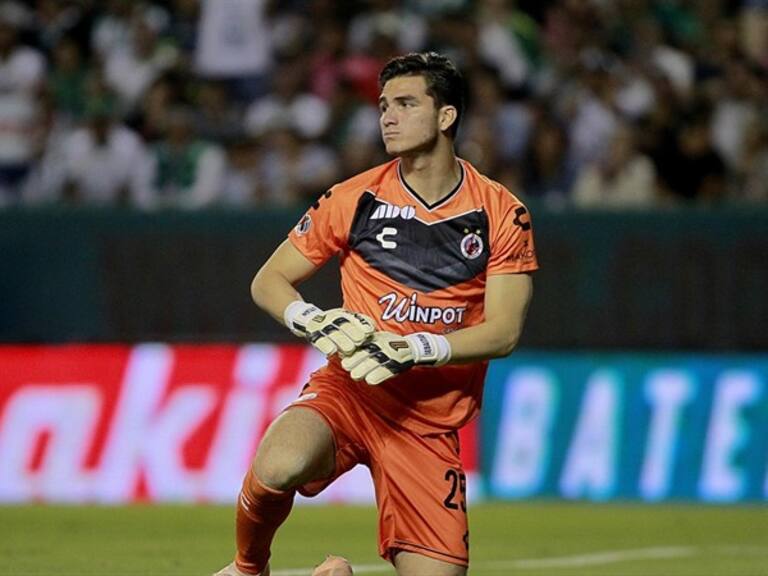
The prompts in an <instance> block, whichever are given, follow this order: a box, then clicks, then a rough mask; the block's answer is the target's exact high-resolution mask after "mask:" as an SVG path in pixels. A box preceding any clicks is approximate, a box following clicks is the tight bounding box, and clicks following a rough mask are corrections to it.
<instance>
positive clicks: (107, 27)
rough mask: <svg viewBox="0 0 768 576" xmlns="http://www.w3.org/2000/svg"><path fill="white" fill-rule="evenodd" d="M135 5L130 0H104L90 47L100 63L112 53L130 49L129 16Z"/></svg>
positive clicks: (92, 33)
mask: <svg viewBox="0 0 768 576" xmlns="http://www.w3.org/2000/svg"><path fill="white" fill-rule="evenodd" d="M135 5H136V3H134V2H131V0H105V2H104V8H103V12H101V13H99V15H98V16H97V17H96V22H95V23H94V26H93V29H92V32H91V45H92V46H93V49H94V51H95V52H96V55H97V56H98V57H99V59H101V60H102V61H106V60H107V59H108V58H109V57H110V56H111V55H112V54H113V53H120V52H128V51H129V50H130V49H131V44H132V32H131V15H132V14H133V10H134V6H135ZM139 6H141V4H140V3H139Z"/></svg>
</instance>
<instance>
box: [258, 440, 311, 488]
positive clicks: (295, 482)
mask: <svg viewBox="0 0 768 576" xmlns="http://www.w3.org/2000/svg"><path fill="white" fill-rule="evenodd" d="M309 464H310V462H309V459H308V458H307V457H306V456H305V455H304V454H302V453H301V452H291V453H287V452H282V453H280V454H275V453H274V451H269V450H266V451H263V452H262V451H260V452H259V453H258V454H257V456H256V458H254V460H253V471H254V472H255V473H256V476H257V477H258V478H259V480H260V481H261V482H262V483H263V484H264V485H266V486H267V487H268V488H272V489H273V490H290V489H292V488H296V487H297V486H300V485H301V484H304V483H305V482H308V481H309V479H305V478H306V477H307V476H311V466H310V465H309Z"/></svg>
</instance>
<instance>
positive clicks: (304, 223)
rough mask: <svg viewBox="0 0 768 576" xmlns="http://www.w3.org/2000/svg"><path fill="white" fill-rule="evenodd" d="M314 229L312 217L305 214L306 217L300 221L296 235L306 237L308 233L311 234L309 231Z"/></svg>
mask: <svg viewBox="0 0 768 576" xmlns="http://www.w3.org/2000/svg"><path fill="white" fill-rule="evenodd" d="M311 227H312V216H310V215H309V214H304V217H303V218H302V219H301V220H299V223H298V224H296V228H295V230H296V234H298V235H299V236H304V234H306V233H307V232H309V229H310V228H311Z"/></svg>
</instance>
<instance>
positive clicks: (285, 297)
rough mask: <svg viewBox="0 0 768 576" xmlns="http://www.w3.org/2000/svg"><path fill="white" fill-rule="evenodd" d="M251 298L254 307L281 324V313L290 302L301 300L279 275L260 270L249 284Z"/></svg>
mask: <svg viewBox="0 0 768 576" xmlns="http://www.w3.org/2000/svg"><path fill="white" fill-rule="evenodd" d="M251 298H253V301H254V302H255V303H256V305H257V306H258V307H259V308H261V309H262V310H264V311H265V312H267V313H268V314H269V315H270V316H272V317H273V318H274V319H275V320H277V321H278V322H280V323H281V324H285V320H284V318H283V313H284V312H285V309H286V308H287V307H288V305H289V304H290V303H291V302H294V301H295V300H302V297H301V294H299V292H298V291H297V290H296V288H294V287H293V285H292V284H291V283H290V282H289V281H288V280H287V279H286V278H285V277H284V276H282V275H281V274H279V273H277V272H274V271H269V270H265V269H262V270H260V271H259V273H258V274H256V277H255V278H254V279H253V282H251Z"/></svg>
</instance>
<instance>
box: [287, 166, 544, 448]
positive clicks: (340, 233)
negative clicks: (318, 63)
mask: <svg viewBox="0 0 768 576" xmlns="http://www.w3.org/2000/svg"><path fill="white" fill-rule="evenodd" d="M459 165H460V167H461V180H460V181H459V184H458V185H457V186H456V188H455V189H454V190H453V191H452V192H451V193H450V194H448V195H447V196H446V197H445V198H443V199H442V200H440V201H439V202H436V203H434V204H432V205H430V204H428V203H427V202H425V201H424V200H423V199H422V198H420V197H419V195H418V194H417V193H416V191H415V190H413V189H412V188H410V187H409V186H408V184H407V183H406V182H405V179H404V178H403V176H402V172H401V169H400V161H399V160H393V161H391V162H388V163H386V164H383V165H381V166H377V167H376V168H373V169H371V170H368V171H366V172H363V173H362V174H359V175H358V176H355V177H353V178H351V179H349V180H346V181H345V182H342V183H340V184H337V185H336V186H334V187H332V188H331V189H330V190H329V191H328V192H326V193H325V194H324V196H322V197H321V198H320V200H318V201H317V202H316V203H315V204H314V205H313V206H312V207H311V208H310V209H309V210H308V211H307V213H306V214H304V216H303V217H302V218H301V220H300V221H299V223H298V224H297V225H296V227H295V228H294V229H293V230H292V231H291V232H290V234H289V238H290V240H291V242H292V243H293V244H294V246H296V248H298V249H299V251H301V252H302V254H304V256H306V257H307V258H308V259H309V260H310V261H311V262H313V263H314V264H317V265H322V264H324V263H325V262H326V261H327V260H328V259H329V258H331V257H332V256H334V255H336V254H338V255H339V256H340V259H341V290H342V294H343V299H344V304H343V305H344V308H346V309H348V310H353V311H355V312H362V313H363V314H366V315H368V316H370V317H371V318H373V319H374V321H375V322H376V325H377V326H378V328H379V329H380V330H388V331H390V332H394V333H396V334H410V333H412V332H422V331H423V332H432V333H438V334H445V333H448V332H452V331H454V330H459V329H461V328H466V327H468V326H473V325H475V324H479V323H480V322H482V321H483V320H484V314H483V302H484V294H485V282H486V279H487V277H488V276H489V275H493V274H517V273H523V272H530V271H533V270H536V268H538V264H537V261H536V252H535V248H534V243H533V230H532V227H531V221H530V216H529V214H528V210H527V209H526V208H525V206H524V205H523V204H522V203H521V202H520V200H518V199H517V198H516V197H515V196H514V195H513V194H512V193H511V192H509V191H508V190H507V189H506V188H504V187H503V186H502V185H501V184H499V183H497V182H494V181H492V180H490V179H488V178H486V177H485V176H483V175H482V174H480V173H479V172H478V171H477V170H476V169H475V168H474V167H473V166H472V165H471V164H470V163H469V162H466V161H464V160H459ZM486 368H487V362H477V363H473V364H456V365H450V364H449V365H446V366H441V367H438V368H431V367H416V368H414V369H412V370H410V371H407V372H405V373H403V374H400V375H398V376H396V377H394V378H392V379H390V380H388V381H386V382H384V383H383V384H381V385H379V386H368V385H367V384H365V383H364V382H361V383H354V382H352V381H351V379H350V387H351V388H350V392H351V393H353V394H361V395H364V396H368V397H369V399H370V400H373V401H374V402H376V405H377V406H379V407H380V410H381V411H382V413H383V414H385V415H386V416H387V417H388V418H389V419H391V420H393V421H395V422H398V423H400V424H402V425H404V426H408V427H410V428H411V429H414V430H415V431H417V432H419V433H433V432H441V431H446V430H452V429H456V428H459V427H460V426H462V425H463V424H465V423H466V422H467V421H468V420H470V419H471V418H473V417H474V416H476V415H477V412H478V410H479V408H480V403H481V399H482V390H483V383H484V379H485V372H486ZM313 377H314V378H318V379H323V378H333V379H338V378H346V379H349V375H348V374H347V372H346V371H345V370H344V369H343V368H342V367H341V365H340V363H339V361H338V359H337V358H335V357H334V358H332V359H331V360H330V361H329V363H328V365H327V366H326V367H324V368H322V369H320V370H319V371H318V372H316V373H315V374H314V375H313Z"/></svg>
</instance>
